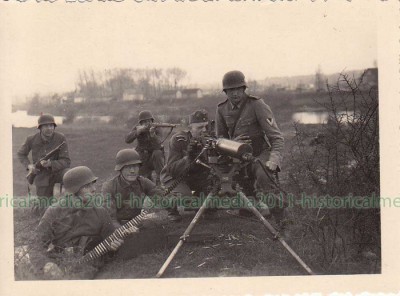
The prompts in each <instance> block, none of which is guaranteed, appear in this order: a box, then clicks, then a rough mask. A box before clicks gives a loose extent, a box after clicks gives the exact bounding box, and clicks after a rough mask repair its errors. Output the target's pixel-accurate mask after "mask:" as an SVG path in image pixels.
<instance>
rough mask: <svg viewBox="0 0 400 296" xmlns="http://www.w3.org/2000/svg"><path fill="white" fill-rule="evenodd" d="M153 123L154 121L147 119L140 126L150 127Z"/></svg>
mask: <svg viewBox="0 0 400 296" xmlns="http://www.w3.org/2000/svg"><path fill="white" fill-rule="evenodd" d="M152 122H153V120H152V119H146V120H142V121H140V125H145V126H148V125H150V124H151V123H152Z"/></svg>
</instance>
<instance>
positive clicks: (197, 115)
mask: <svg viewBox="0 0 400 296" xmlns="http://www.w3.org/2000/svg"><path fill="white" fill-rule="evenodd" d="M207 127H208V113H207V111H205V110H198V111H195V112H194V113H192V114H190V116H189V130H187V131H181V132H178V133H176V134H175V135H173V136H172V137H171V140H170V142H169V155H168V159H167V163H166V165H165V167H164V168H163V170H162V172H161V180H162V183H163V184H164V185H165V186H166V187H168V186H170V185H171V184H173V183H174V182H176V180H177V179H178V178H181V175H182V173H183V172H184V171H185V170H186V169H187V168H188V167H189V165H190V163H191V162H192V161H193V160H194V159H195V158H196V156H197V155H198V154H199V153H200V151H201V148H202V147H201V146H200V145H199V144H198V142H197V141H196V139H197V138H199V137H200V136H201V135H203V134H206V133H207ZM208 175H209V169H208V168H205V167H204V166H202V165H200V164H194V165H193V167H192V168H191V169H190V170H189V172H188V173H187V174H186V175H185V176H183V178H182V180H181V181H180V183H179V184H178V185H177V186H176V187H175V189H174V190H173V191H172V192H171V196H172V197H173V198H172V200H175V201H176V200H177V199H182V198H190V197H192V196H193V195H192V191H195V193H194V196H197V197H199V196H200V195H201V194H202V193H203V194H204V193H206V192H205V191H206V190H207V187H208V185H209V182H208ZM200 205H201V204H200ZM168 217H169V219H170V220H171V221H175V222H178V221H181V220H182V217H181V216H180V215H179V212H178V209H177V205H176V204H174V203H173V204H172V206H171V208H170V209H168Z"/></svg>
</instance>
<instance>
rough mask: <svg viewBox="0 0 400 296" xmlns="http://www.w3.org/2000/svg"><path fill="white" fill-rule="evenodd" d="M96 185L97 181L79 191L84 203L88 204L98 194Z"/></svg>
mask: <svg viewBox="0 0 400 296" xmlns="http://www.w3.org/2000/svg"><path fill="white" fill-rule="evenodd" d="M95 183H96V181H94V182H92V183H89V184H86V185H84V186H82V187H81V188H80V189H79V191H78V193H77V195H78V196H79V197H80V198H81V199H82V201H83V203H87V202H88V201H90V200H91V199H92V198H94V195H95V193H96V184H95Z"/></svg>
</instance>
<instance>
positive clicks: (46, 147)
mask: <svg viewBox="0 0 400 296" xmlns="http://www.w3.org/2000/svg"><path fill="white" fill-rule="evenodd" d="M62 142H65V144H64V145H63V146H62V147H61V150H60V151H59V152H58V153H57V154H55V155H53V156H52V157H51V158H50V160H51V167H50V168H41V169H40V171H39V172H38V173H37V175H36V178H35V185H36V193H37V195H38V196H44V197H51V196H52V195H53V187H54V184H55V183H61V181H62V177H63V175H64V173H65V172H66V169H67V168H69V167H70V164H71V160H70V158H69V152H68V144H67V142H66V138H65V136H64V135H63V134H62V133H59V132H56V131H55V132H54V134H53V136H52V138H51V139H50V140H49V141H45V140H44V139H43V138H42V136H41V134H40V132H39V133H36V134H34V135H31V136H29V137H27V139H26V140H25V143H24V144H23V145H22V146H21V148H20V149H19V150H18V152H17V156H18V159H19V161H20V162H21V163H22V164H23V165H24V166H25V167H26V169H28V165H29V164H30V161H29V159H28V155H29V153H30V151H32V161H33V163H36V162H37V161H39V159H40V158H42V157H44V156H45V155H46V154H47V153H49V152H50V151H51V150H53V149H54V148H56V147H57V146H58V145H60V144H61V143H62Z"/></svg>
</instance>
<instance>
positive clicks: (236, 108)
mask: <svg viewBox="0 0 400 296" xmlns="http://www.w3.org/2000/svg"><path fill="white" fill-rule="evenodd" d="M247 98H248V96H247V95H246V97H245V98H243V99H242V100H241V101H240V102H239V104H237V105H235V104H233V103H232V102H231V101H230V100H229V99H227V100H228V102H229V104H230V105H231V108H232V110H239V109H240V107H241V106H242V104H244V103H245V102H246V101H247Z"/></svg>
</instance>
